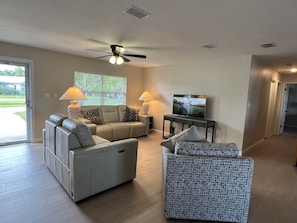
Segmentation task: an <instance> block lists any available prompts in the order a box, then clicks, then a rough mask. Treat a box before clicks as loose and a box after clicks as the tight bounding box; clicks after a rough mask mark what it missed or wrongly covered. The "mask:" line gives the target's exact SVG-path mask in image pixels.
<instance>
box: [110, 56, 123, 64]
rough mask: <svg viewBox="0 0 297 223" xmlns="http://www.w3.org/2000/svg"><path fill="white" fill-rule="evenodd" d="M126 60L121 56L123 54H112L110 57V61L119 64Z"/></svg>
mask: <svg viewBox="0 0 297 223" xmlns="http://www.w3.org/2000/svg"><path fill="white" fill-rule="evenodd" d="M123 62H124V59H123V58H122V57H121V56H115V55H112V56H111V57H110V58H109V63H111V64H117V65H120V64H122V63H123Z"/></svg>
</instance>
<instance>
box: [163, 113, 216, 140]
mask: <svg viewBox="0 0 297 223" xmlns="http://www.w3.org/2000/svg"><path fill="white" fill-rule="evenodd" d="M165 121H170V130H169V133H170V135H169V136H167V137H166V136H165V135H164V128H165ZM172 122H176V123H181V124H182V130H184V125H185V124H187V125H189V126H192V125H195V126H199V127H203V128H205V138H206V139H207V133H208V129H209V128H211V130H212V136H211V142H214V135H215V124H216V123H215V121H212V120H207V119H202V118H194V117H186V116H181V115H164V116H163V131H162V137H163V138H164V139H166V138H168V137H170V136H173V135H174V128H173V127H172Z"/></svg>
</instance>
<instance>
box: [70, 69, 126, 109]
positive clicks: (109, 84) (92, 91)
mask: <svg viewBox="0 0 297 223" xmlns="http://www.w3.org/2000/svg"><path fill="white" fill-rule="evenodd" d="M74 85H75V86H77V87H79V88H80V89H81V90H82V92H84V94H85V95H86V97H87V100H85V101H80V104H81V105H125V104H126V93H127V90H126V89H127V78H125V77H114V76H105V75H99V74H89V73H82V72H74Z"/></svg>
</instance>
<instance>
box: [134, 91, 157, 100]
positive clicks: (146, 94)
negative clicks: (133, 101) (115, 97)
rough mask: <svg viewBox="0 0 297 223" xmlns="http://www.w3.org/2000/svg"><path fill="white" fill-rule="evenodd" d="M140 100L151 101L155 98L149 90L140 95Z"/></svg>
mask: <svg viewBox="0 0 297 223" xmlns="http://www.w3.org/2000/svg"><path fill="white" fill-rule="evenodd" d="M138 100H140V101H146V102H147V101H151V100H154V98H153V96H152V95H151V94H150V93H149V92H148V91H144V92H143V93H142V95H140V97H139V98H138Z"/></svg>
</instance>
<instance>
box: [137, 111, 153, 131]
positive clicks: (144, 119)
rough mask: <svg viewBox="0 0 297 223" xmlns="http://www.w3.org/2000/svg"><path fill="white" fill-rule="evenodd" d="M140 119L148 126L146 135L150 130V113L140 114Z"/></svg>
mask: <svg viewBox="0 0 297 223" xmlns="http://www.w3.org/2000/svg"><path fill="white" fill-rule="evenodd" d="M138 118H139V121H140V122H143V123H144V124H145V126H146V128H145V135H147V134H148V133H149V130H150V126H149V125H150V116H148V115H138Z"/></svg>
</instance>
